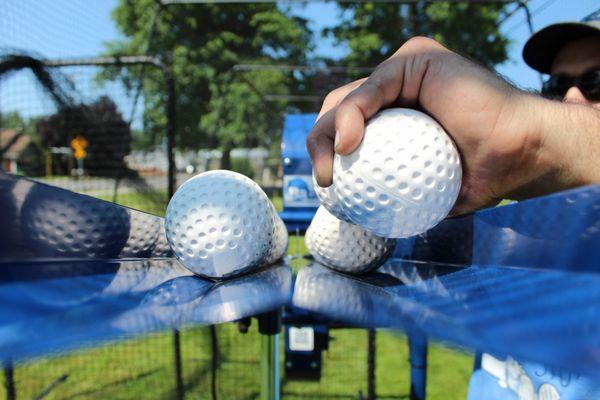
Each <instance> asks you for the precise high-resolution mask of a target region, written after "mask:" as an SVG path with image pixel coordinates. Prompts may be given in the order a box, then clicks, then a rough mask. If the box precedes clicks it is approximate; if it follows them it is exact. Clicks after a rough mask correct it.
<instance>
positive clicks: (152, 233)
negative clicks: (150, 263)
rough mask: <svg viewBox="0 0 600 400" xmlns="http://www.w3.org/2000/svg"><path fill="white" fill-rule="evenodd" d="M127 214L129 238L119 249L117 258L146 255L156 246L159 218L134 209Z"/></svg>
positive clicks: (159, 225) (159, 226)
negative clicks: (121, 248)
mask: <svg viewBox="0 0 600 400" xmlns="http://www.w3.org/2000/svg"><path fill="white" fill-rule="evenodd" d="M127 213H128V214H129V238H128V239H127V243H125V246H124V247H123V250H121V253H120V254H119V258H133V257H135V258H142V257H148V256H150V254H151V253H152V249H153V248H154V246H156V241H157V240H158V234H159V230H160V228H161V218H160V217H157V216H154V215H150V214H146V213H143V212H139V211H135V210H127Z"/></svg>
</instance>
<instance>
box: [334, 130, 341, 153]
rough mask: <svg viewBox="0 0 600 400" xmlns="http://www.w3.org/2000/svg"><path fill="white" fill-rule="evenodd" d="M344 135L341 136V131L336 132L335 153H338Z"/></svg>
mask: <svg viewBox="0 0 600 400" xmlns="http://www.w3.org/2000/svg"><path fill="white" fill-rule="evenodd" d="M341 136H342V135H341V134H340V131H336V132H335V140H334V141H333V149H334V150H335V152H336V153H337V152H338V146H339V144H340V137H341Z"/></svg>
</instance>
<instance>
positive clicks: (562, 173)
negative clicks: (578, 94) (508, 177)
mask: <svg viewBox="0 0 600 400" xmlns="http://www.w3.org/2000/svg"><path fill="white" fill-rule="evenodd" d="M526 97H527V99H526V101H527V103H525V104H524V103H522V105H521V110H520V111H519V112H518V115H520V117H518V118H516V119H515V120H514V121H513V127H515V128H516V126H517V125H518V122H519V121H518V119H520V118H523V119H522V121H528V123H527V124H524V126H528V128H527V129H528V133H527V135H526V137H527V138H528V140H529V141H530V143H527V144H525V147H526V150H525V151H524V154H525V155H526V159H524V160H523V165H522V166H521V168H519V170H516V169H515V170H513V172H514V173H515V174H518V173H520V174H522V175H523V182H521V185H519V187H517V188H516V189H515V190H514V191H512V192H511V193H510V197H511V198H514V199H523V198H528V197H533V196H538V195H543V194H548V193H552V192H556V191H559V190H566V189H570V188H573V187H577V186H583V185H589V184H593V183H600V111H598V110H595V109H594V108H592V107H587V106H583V105H577V104H567V103H560V102H557V101H550V100H546V99H542V98H540V97H537V96H532V95H526ZM522 126H523V125H522ZM531 172H533V174H532V173H531Z"/></svg>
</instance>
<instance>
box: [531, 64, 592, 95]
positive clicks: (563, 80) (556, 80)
mask: <svg viewBox="0 0 600 400" xmlns="http://www.w3.org/2000/svg"><path fill="white" fill-rule="evenodd" d="M573 86H575V87H577V88H578V89H579V90H581V93H582V94H583V95H584V96H585V98H586V99H588V100H589V101H600V67H597V68H594V69H592V70H590V71H588V72H586V73H584V74H582V75H580V76H569V75H565V74H557V75H552V76H550V78H549V79H548V80H547V81H546V82H544V84H543V86H542V95H544V96H546V97H548V98H552V99H562V98H563V97H564V96H565V94H566V93H567V90H569V89H570V88H572V87H573Z"/></svg>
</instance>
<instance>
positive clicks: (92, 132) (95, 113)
mask: <svg viewBox="0 0 600 400" xmlns="http://www.w3.org/2000/svg"><path fill="white" fill-rule="evenodd" d="M37 132H38V134H39V137H40V138H41V141H42V143H43V145H44V147H46V148H47V147H69V146H70V143H71V140H72V139H73V138H75V137H76V136H81V137H83V138H85V140H86V141H87V142H88V146H87V148H86V152H87V156H86V157H85V170H86V172H87V173H88V174H90V175H96V176H109V177H117V176H120V177H122V176H124V175H131V174H132V172H131V171H129V169H128V168H127V167H126V165H125V162H124V158H125V156H126V155H127V154H129V151H130V149H131V131H130V129H129V125H128V124H127V123H126V122H125V121H124V120H123V117H122V116H121V114H120V113H119V111H118V109H117V105H116V104H115V103H114V102H113V101H112V100H111V99H110V98H108V97H106V96H102V97H100V98H99V99H98V100H97V101H95V102H93V103H92V104H79V105H75V106H69V107H64V108H62V109H60V110H59V111H57V112H56V113H55V114H53V115H50V116H48V117H46V118H43V119H40V120H39V121H38V122H37Z"/></svg>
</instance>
